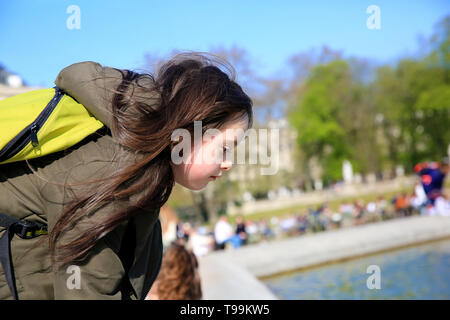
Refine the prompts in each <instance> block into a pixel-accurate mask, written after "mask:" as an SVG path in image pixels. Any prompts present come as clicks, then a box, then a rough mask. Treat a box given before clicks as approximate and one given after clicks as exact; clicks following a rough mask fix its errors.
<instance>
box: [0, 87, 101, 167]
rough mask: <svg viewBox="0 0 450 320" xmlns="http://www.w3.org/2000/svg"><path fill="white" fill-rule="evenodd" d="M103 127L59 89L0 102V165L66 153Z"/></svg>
mask: <svg viewBox="0 0 450 320" xmlns="http://www.w3.org/2000/svg"><path fill="white" fill-rule="evenodd" d="M101 127H103V123H101V122H100V121H99V120H97V119H96V118H95V117H94V116H93V115H92V114H91V113H89V111H88V110H86V108H85V107H84V106H83V105H82V104H80V103H78V102H77V101H76V100H75V99H73V98H72V97H71V96H69V95H68V94H66V93H64V91H62V89H60V88H58V87H54V88H49V89H38V90H33V91H29V92H26V93H22V94H19V95H16V96H12V97H9V98H6V99H4V100H0V128H1V129H0V164H4V163H9V162H15V161H21V160H25V159H32V158H37V157H41V156H44V155H47V154H50V153H53V152H57V151H61V150H64V149H67V148H69V147H71V146H73V145H75V144H77V143H78V142H80V141H81V140H83V139H84V138H86V137H87V136H88V135H90V134H92V133H94V132H96V131H97V130H98V129H100V128H101Z"/></svg>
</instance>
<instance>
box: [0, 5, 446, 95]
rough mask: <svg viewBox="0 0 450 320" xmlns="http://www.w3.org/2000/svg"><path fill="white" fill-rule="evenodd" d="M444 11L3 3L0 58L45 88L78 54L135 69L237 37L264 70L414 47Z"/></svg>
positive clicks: (381, 57)
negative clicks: (304, 56) (325, 49)
mask: <svg viewBox="0 0 450 320" xmlns="http://www.w3.org/2000/svg"><path fill="white" fill-rule="evenodd" d="M372 4H374V5H377V6H378V7H380V9H381V29H380V30H369V29H368V28H367V27H366V20H367V18H368V17H369V14H367V13H366V8H367V7H368V6H369V5H372ZM70 5H77V6H78V7H79V8H80V11H81V28H80V29H73V30H69V29H68V28H67V27H66V20H67V19H68V18H69V16H70V14H69V13H66V10H67V8H68V7H69V6H70ZM449 13H450V5H449V2H448V1H444V0H443V1H440V0H429V1H416V0H410V1H379V0H371V1H356V0H354V1H321V0H317V1H282V0H279V1H263V0H260V1H243V0H240V1H236V0H227V1H213V0H209V1H203V0H198V1H195V0H191V1H178V0H171V1H155V0H147V1H137V0H134V1H133V0H130V1H124V0H121V1H115V0H109V1H105V0H96V1H92V0H91V1H82V0H70V1H65V0H54V1H50V0H38V1H33V0H15V1H1V2H0V63H1V64H3V65H4V66H5V67H6V68H7V69H8V70H9V71H12V72H15V73H17V74H19V75H20V76H22V77H23V78H24V79H25V81H27V82H28V84H30V85H32V86H44V87H50V86H53V81H54V79H55V77H56V75H57V74H58V72H59V71H60V70H61V69H62V68H64V67H65V66H68V65H70V64H72V63H75V62H79V61H85V60H93V61H97V62H100V63H101V64H103V65H108V66H112V67H117V68H128V69H138V68H142V67H143V66H144V55H145V53H151V54H156V55H160V56H166V55H168V54H169V53H170V52H171V51H172V50H173V49H177V50H198V51H208V50H209V49H211V48H212V47H214V46H221V45H222V46H225V47H228V48H229V47H231V46H233V45H236V46H239V47H242V48H244V49H246V50H247V51H248V52H249V54H250V57H251V58H252V61H253V62H254V63H255V66H256V67H257V70H258V72H259V73H260V74H261V75H262V76H270V75H274V74H275V73H276V72H280V70H283V68H286V61H287V59H288V58H289V57H290V56H292V55H293V54H296V53H299V52H302V51H307V50H309V49H311V48H320V47H321V46H323V45H327V46H329V47H331V48H332V49H335V50H341V51H342V52H343V53H344V54H345V55H347V56H350V55H351V56H359V57H365V58H370V59H374V60H376V61H378V62H392V61H395V60H396V59H398V58H399V57H402V56H405V55H407V54H412V53H413V52H415V51H417V49H418V42H417V36H418V35H423V36H427V37H428V36H429V35H430V34H431V33H432V31H433V26H434V25H435V23H436V22H437V21H439V20H440V19H442V18H443V17H444V16H445V15H446V14H449Z"/></svg>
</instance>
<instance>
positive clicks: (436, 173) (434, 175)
mask: <svg viewBox="0 0 450 320" xmlns="http://www.w3.org/2000/svg"><path fill="white" fill-rule="evenodd" d="M449 169H450V163H449V158H448V157H445V158H443V159H442V161H441V163H439V162H423V163H418V164H416V165H415V166H414V171H415V172H416V173H417V174H418V175H419V177H420V180H421V181H422V186H423V189H424V191H425V194H426V195H427V199H428V201H427V204H431V205H434V201H435V200H436V198H438V197H440V196H442V187H443V185H444V180H445V177H446V175H447V174H448V171H449Z"/></svg>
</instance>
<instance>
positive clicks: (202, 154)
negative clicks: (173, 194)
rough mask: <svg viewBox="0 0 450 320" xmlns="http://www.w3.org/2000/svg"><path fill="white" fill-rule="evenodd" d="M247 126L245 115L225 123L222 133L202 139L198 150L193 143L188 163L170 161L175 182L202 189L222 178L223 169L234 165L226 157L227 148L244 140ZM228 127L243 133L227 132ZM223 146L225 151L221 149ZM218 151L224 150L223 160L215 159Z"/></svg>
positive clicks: (186, 186)
mask: <svg viewBox="0 0 450 320" xmlns="http://www.w3.org/2000/svg"><path fill="white" fill-rule="evenodd" d="M247 127H248V116H245V117H244V118H243V119H240V120H238V121H235V122H231V123H229V124H227V125H225V126H224V127H223V128H222V129H221V130H220V134H219V135H216V136H214V137H213V138H212V139H207V141H203V139H202V144H201V147H200V148H198V150H194V145H193V144H192V146H191V153H190V155H189V161H187V163H185V162H182V163H180V164H174V163H173V162H171V163H170V165H171V166H172V171H173V174H174V178H175V182H176V183H178V184H180V185H182V186H183V187H185V188H188V189H190V190H201V189H203V188H205V187H206V186H207V185H208V183H209V182H210V181H214V180H216V179H220V176H222V173H223V171H228V170H230V168H231V167H232V163H231V161H226V159H225V152H226V150H227V149H228V150H229V149H232V148H233V146H236V145H237V144H238V143H239V142H240V141H241V140H242V138H243V137H244V135H243V134H242V133H244V132H245V131H246V130H247V129H248V128H247ZM228 129H231V130H232V131H231V132H236V133H239V132H240V133H241V134H238V135H235V134H226V130H228ZM234 130H236V131H234ZM222 148H223V151H222V150H221V149H222ZM217 152H223V160H222V161H216V160H215V159H217V157H216V156H217ZM218 156H220V154H219V155H218ZM211 159H212V160H213V161H211ZM230 160H232V159H230ZM215 177H216V178H215Z"/></svg>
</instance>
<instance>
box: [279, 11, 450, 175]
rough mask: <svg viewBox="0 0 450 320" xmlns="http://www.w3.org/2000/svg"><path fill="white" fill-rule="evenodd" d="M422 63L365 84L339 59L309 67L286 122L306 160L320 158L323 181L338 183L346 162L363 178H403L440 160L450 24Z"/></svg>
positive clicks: (446, 117)
mask: <svg viewBox="0 0 450 320" xmlns="http://www.w3.org/2000/svg"><path fill="white" fill-rule="evenodd" d="M429 44H430V48H431V50H429V51H428V53H427V55H426V56H424V57H421V58H416V59H412V58H405V59H402V60H400V61H399V62H398V63H397V64H396V65H395V66H381V67H379V68H378V69H377V70H376V72H375V77H374V79H373V80H372V81H370V82H368V81H363V80H362V79H363V78H364V77H362V76H361V74H359V73H358V72H360V71H358V68H352V64H354V59H347V60H345V59H342V58H341V57H336V59H334V60H332V61H328V62H327V63H322V64H318V65H316V66H315V67H313V68H312V69H311V71H310V73H309V75H308V77H307V78H306V80H305V81H304V82H303V84H302V85H301V87H300V89H299V91H300V92H301V95H299V98H298V99H297V102H296V103H295V104H294V106H293V108H290V113H289V114H288V118H289V120H290V122H291V124H292V125H293V127H294V128H296V130H297V132H298V139H297V142H298V146H299V148H300V149H301V151H302V153H303V154H304V156H305V158H306V159H311V158H313V157H317V158H318V159H319V163H320V165H321V166H322V167H323V169H324V170H323V176H322V178H323V179H324V180H325V182H326V181H327V180H338V179H341V178H342V173H341V171H342V163H343V161H344V160H346V159H347V160H349V161H350V162H351V163H352V164H353V168H354V170H355V171H357V172H360V173H362V174H366V173H369V172H374V173H379V172H381V171H383V170H393V169H394V167H395V166H396V165H398V164H401V165H403V166H404V167H405V168H406V171H407V172H411V171H412V168H413V166H414V165H415V164H416V163H417V162H419V161H424V160H440V158H441V157H442V156H444V155H445V154H446V152H447V146H448V144H449V142H450V130H449V128H450V16H449V17H446V18H445V19H443V20H442V21H441V22H440V23H439V24H438V25H437V27H436V32H435V34H434V35H433V36H432V37H431V38H430V39H429Z"/></svg>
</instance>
